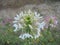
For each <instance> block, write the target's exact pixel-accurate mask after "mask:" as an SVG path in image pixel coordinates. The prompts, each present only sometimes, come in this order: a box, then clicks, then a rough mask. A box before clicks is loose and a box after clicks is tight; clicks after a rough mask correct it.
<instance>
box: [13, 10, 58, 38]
mask: <svg viewBox="0 0 60 45" xmlns="http://www.w3.org/2000/svg"><path fill="white" fill-rule="evenodd" d="M48 24H50V25H51V26H52V27H54V26H55V24H57V20H56V17H55V16H46V18H43V16H40V14H39V13H37V12H36V11H31V10H28V11H21V12H20V13H19V14H17V15H16V17H14V21H13V27H15V29H14V32H16V31H19V30H20V31H21V32H22V34H20V36H19V38H21V39H26V38H34V39H36V38H38V37H39V36H41V33H40V32H41V29H42V30H43V29H44V28H45V27H46V25H48ZM47 27H48V26H47Z"/></svg>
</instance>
